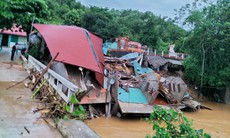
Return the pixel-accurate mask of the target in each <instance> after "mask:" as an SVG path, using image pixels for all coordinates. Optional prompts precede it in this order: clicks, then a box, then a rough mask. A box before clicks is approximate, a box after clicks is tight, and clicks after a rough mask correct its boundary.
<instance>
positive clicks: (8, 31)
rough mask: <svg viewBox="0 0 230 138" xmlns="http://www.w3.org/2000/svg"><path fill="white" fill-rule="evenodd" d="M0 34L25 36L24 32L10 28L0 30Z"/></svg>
mask: <svg viewBox="0 0 230 138" xmlns="http://www.w3.org/2000/svg"><path fill="white" fill-rule="evenodd" d="M0 33H2V34H11V35H19V36H25V37H26V32H25V31H24V30H22V31H21V32H20V29H19V28H18V27H15V26H14V27H12V28H11V29H7V30H5V29H4V30H2V29H0Z"/></svg>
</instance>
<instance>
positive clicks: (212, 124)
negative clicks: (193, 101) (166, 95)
mask: <svg viewBox="0 0 230 138" xmlns="http://www.w3.org/2000/svg"><path fill="white" fill-rule="evenodd" d="M203 105H205V106H207V107H210V108H212V109H213V110H205V109H202V110H200V111H198V112H193V113H185V115H186V116H187V117H188V118H189V119H191V120H193V126H194V127H195V129H203V130H204V132H206V133H209V134H210V135H211V136H212V137H213V138H229V137H230V105H226V104H221V103H212V102H205V103H203ZM86 124H87V125H88V126H89V127H90V128H92V129H93V130H94V131H95V132H96V133H97V134H98V135H99V136H101V137H102V138H144V137H145V136H146V134H153V131H152V124H149V123H147V122H145V121H142V120H141V119H140V118H132V119H127V118H126V119H123V118H117V117H111V118H106V117H100V118H96V119H92V120H88V121H86Z"/></svg>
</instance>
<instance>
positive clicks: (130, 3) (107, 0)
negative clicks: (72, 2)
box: [76, 0, 194, 18]
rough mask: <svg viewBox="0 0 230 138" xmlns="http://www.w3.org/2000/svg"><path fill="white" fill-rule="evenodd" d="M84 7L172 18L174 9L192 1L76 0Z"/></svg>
mask: <svg viewBox="0 0 230 138" xmlns="http://www.w3.org/2000/svg"><path fill="white" fill-rule="evenodd" d="M76 1H79V2H81V3H82V4H83V5H85V6H90V5H91V6H98V7H108V8H109V9H112V8H114V9H118V10H120V9H134V10H139V11H142V12H145V11H152V12H153V13H154V14H155V15H161V16H168V17H171V18H174V14H175V12H174V9H179V8H181V7H182V6H185V5H186V4H188V3H192V2H193V1H194V0H76Z"/></svg>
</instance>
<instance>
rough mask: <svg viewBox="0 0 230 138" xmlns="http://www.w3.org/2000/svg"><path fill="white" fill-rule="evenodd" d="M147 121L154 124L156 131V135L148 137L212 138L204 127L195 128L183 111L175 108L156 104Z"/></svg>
mask: <svg viewBox="0 0 230 138" xmlns="http://www.w3.org/2000/svg"><path fill="white" fill-rule="evenodd" d="M146 121H149V122H151V123H152V124H153V130H154V131H155V135H154V136H152V137H151V136H150V135H147V136H146V138H211V136H210V135H209V134H206V133H204V132H203V130H202V129H200V130H195V129H194V128H193V127H192V122H191V121H190V120H188V118H187V117H185V116H184V115H183V113H181V112H177V111H175V110H173V109H170V110H168V109H165V108H162V107H161V106H155V107H154V109H153V113H151V114H150V117H149V118H146Z"/></svg>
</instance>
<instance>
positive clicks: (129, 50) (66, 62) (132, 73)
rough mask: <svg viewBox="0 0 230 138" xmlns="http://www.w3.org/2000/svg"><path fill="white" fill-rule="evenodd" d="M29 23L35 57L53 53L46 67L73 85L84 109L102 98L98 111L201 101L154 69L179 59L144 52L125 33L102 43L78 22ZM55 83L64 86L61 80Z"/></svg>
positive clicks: (192, 107) (194, 106)
mask: <svg viewBox="0 0 230 138" xmlns="http://www.w3.org/2000/svg"><path fill="white" fill-rule="evenodd" d="M33 26H34V27H35V28H36V29H37V31H38V32H35V33H33V34H32V35H31V37H30V38H31V41H30V43H31V44H30V45H31V47H33V46H38V47H39V56H38V57H37V59H38V60H39V61H41V62H42V63H43V64H45V65H47V64H48V63H49V61H50V60H51V59H52V58H53V57H56V56H57V55H58V56H57V57H56V59H55V62H54V63H53V65H52V66H51V69H52V70H53V71H55V72H56V73H58V74H59V75H61V76H62V77H64V78H65V79H67V80H69V81H70V82H72V83H73V85H76V86H77V88H79V89H78V91H77V92H76V91H75V92H74V94H75V95H76V97H77V98H78V100H79V101H80V104H82V105H88V107H89V110H94V112H95V109H93V108H92V106H91V105H96V104H103V106H104V109H103V112H104V114H106V115H108V116H110V115H116V114H117V113H121V114H123V115H124V114H149V113H151V112H152V108H153V106H154V105H159V104H160V105H167V106H170V107H172V108H174V109H177V110H183V109H185V110H189V111H196V110H198V109H199V108H200V107H201V105H200V103H198V102H196V101H194V100H193V99H192V98H191V97H190V96H189V95H188V93H187V86H186V84H185V83H184V82H183V80H182V79H181V78H179V77H175V76H167V75H166V74H162V73H160V71H161V70H165V71H166V72H167V71H168V69H169V67H170V66H172V65H176V66H177V67H180V66H182V64H181V62H180V61H175V60H170V59H165V58H163V57H158V56H155V55H149V54H147V53H148V49H147V46H142V45H141V44H140V43H138V42H132V41H129V39H128V37H120V38H118V39H117V41H116V42H114V43H109V44H108V43H106V44H104V45H103V48H102V39H101V38H100V37H98V36H96V35H94V34H93V33H90V32H88V31H87V30H85V29H84V28H80V27H76V26H62V25H43V24H34V25H33ZM103 52H104V54H105V55H109V56H104V54H103ZM47 66H48V65H47ZM169 71H170V70H169ZM53 83H55V80H54V82H53ZM56 83H57V82H56ZM61 89H62V91H64V92H65V91H68V90H67V88H66V87H65V86H62V87H61ZM67 102H68V100H67ZM98 112H100V111H98Z"/></svg>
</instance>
